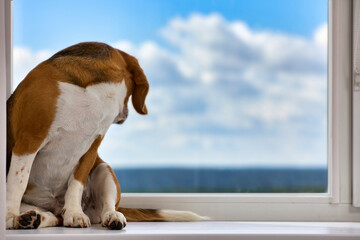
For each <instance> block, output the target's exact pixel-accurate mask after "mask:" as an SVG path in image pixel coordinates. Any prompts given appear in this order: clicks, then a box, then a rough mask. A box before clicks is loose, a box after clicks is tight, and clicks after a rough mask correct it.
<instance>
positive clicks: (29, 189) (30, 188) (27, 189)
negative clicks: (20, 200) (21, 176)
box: [24, 183, 35, 195]
mask: <svg viewBox="0 0 360 240" xmlns="http://www.w3.org/2000/svg"><path fill="white" fill-rule="evenodd" d="M34 188H35V186H34V185H32V184H30V183H29V184H28V185H27V186H26V189H25V193H24V195H25V194H26V193H27V192H29V191H31V190H33V189H34Z"/></svg>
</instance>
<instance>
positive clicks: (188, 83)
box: [13, 0, 328, 193]
mask: <svg viewBox="0 0 360 240" xmlns="http://www.w3.org/2000/svg"><path fill="white" fill-rule="evenodd" d="M327 4H328V3H327V1H325V0H317V1H312V0H292V1H288V0H271V1H269V0H256V1H232V0H215V1H200V0H191V1H190V0H173V1H162V0H152V1H146V0H133V1H124V0H121V1H120V0H113V1H112V0H77V1H73V0H61V1H60V0H58V1H42V0H32V1H26V0H14V1H13V8H14V14H13V18H14V19H13V23H14V27H13V40H14V48H13V56H14V59H13V60H14V64H13V65H14V85H15V87H16V85H17V84H18V83H19V82H20V81H21V80H22V79H23V78H24V77H25V75H26V74H27V73H28V72H29V71H30V70H31V69H32V68H33V67H35V66H36V65H37V64H38V63H40V62H41V61H43V60H45V59H47V58H48V57H50V56H51V55H52V54H54V53H55V52H57V51H59V50H61V49H63V48H65V47H67V46H70V45H73V44H76V43H78V42H84V41H99V42H105V43H108V44H110V45H112V46H114V47H117V48H119V49H121V50H123V51H125V52H128V53H129V54H132V55H134V56H136V57H137V58H138V59H139V62H140V65H141V66H142V68H143V69H144V71H145V73H146V75H147V77H148V81H149V83H150V92H149V95H148V98H147V107H148V111H149V114H148V115H147V116H140V115H138V114H137V113H136V112H135V111H134V110H133V109H132V108H131V109H130V115H129V117H128V119H127V121H126V122H125V123H124V124H123V125H113V126H111V128H110V129H109V131H108V133H107V135H106V136H105V138H104V140H103V142H102V145H101V147H100V149H99V154H100V157H101V158H102V159H104V160H105V161H106V162H107V163H109V164H110V165H111V166H112V167H113V169H114V171H115V173H116V175H117V177H118V179H119V181H120V184H121V187H122V192H266V193H267V192H326V191H327V182H328V179H327V25H328V22H327V16H328V7H327Z"/></svg>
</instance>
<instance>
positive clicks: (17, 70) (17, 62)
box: [13, 47, 52, 89]
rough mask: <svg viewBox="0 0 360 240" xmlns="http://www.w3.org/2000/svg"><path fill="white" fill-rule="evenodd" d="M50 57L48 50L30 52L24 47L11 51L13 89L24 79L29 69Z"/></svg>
mask: <svg viewBox="0 0 360 240" xmlns="http://www.w3.org/2000/svg"><path fill="white" fill-rule="evenodd" d="M51 55H52V53H51V51H49V50H41V51H38V52H32V51H31V50H30V49H28V48H26V47H15V48H14V51H13V65H14V66H13V69H14V76H13V89H15V88H16V87H17V85H18V84H19V83H20V82H21V81H22V80H23V79H24V78H25V76H26V75H27V74H28V73H29V72H30V70H31V69H33V68H34V67H36V65H38V64H39V63H41V62H42V61H44V60H46V59H47V58H49V57H50V56H51Z"/></svg>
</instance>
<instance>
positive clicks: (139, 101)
mask: <svg viewBox="0 0 360 240" xmlns="http://www.w3.org/2000/svg"><path fill="white" fill-rule="evenodd" d="M119 52H120V53H121V55H122V57H123V58H124V60H125V62H126V65H127V70H128V71H129V72H130V73H131V75H132V80H133V81H134V92H133V93H132V98H131V99H132V103H133V106H134V108H135V110H136V111H137V112H138V113H140V114H147V113H148V111H147V108H146V105H145V98H146V95H147V94H148V92H149V83H148V81H147V79H146V76H145V74H144V71H143V70H142V68H141V67H140V65H139V62H138V61H137V59H136V58H134V57H133V56H130V55H129V54H127V53H125V52H123V51H120V50H119Z"/></svg>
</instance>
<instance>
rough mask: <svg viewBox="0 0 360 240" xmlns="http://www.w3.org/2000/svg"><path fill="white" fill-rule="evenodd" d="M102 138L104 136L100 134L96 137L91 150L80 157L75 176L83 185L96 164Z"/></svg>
mask: <svg viewBox="0 0 360 240" xmlns="http://www.w3.org/2000/svg"><path fill="white" fill-rule="evenodd" d="M102 139H103V138H102V136H98V137H97V138H96V139H95V141H94V142H93V144H92V145H91V147H90V148H89V150H88V151H87V152H86V153H85V154H84V155H83V156H82V157H81V158H80V161H79V163H78V165H77V166H76V168H75V171H74V178H75V179H76V180H78V181H79V182H81V183H82V184H83V185H84V184H85V182H86V179H87V178H88V176H89V174H90V171H91V169H92V168H93V166H94V164H95V161H96V159H97V149H98V148H99V146H100V143H101V141H102Z"/></svg>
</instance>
